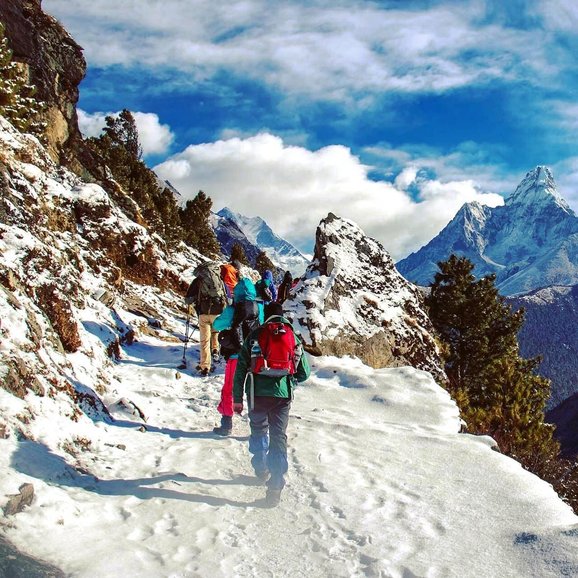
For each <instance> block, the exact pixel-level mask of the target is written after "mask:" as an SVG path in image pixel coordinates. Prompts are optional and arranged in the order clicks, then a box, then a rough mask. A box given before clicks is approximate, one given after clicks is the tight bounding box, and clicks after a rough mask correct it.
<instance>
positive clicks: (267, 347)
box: [251, 317, 302, 377]
mask: <svg viewBox="0 0 578 578" xmlns="http://www.w3.org/2000/svg"><path fill="white" fill-rule="evenodd" d="M301 355H302V350H301V345H300V344H298V343H297V341H296V340H295V333H293V328H292V327H291V325H290V324H289V323H287V322H286V321H283V319H281V317H276V318H273V319H272V320H271V321H267V322H266V323H265V324H264V325H262V326H261V327H260V329H259V335H258V337H257V339H256V340H253V341H252V342H251V372H252V373H255V374H259V375H267V376H269V377H282V376H285V375H293V374H294V373H295V372H296V371H297V366H298V365H299V361H300V359H301Z"/></svg>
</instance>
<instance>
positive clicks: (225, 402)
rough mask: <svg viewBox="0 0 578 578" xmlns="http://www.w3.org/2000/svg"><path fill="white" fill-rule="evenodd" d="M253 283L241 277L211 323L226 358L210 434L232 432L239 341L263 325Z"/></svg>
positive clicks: (229, 433) (227, 434)
mask: <svg viewBox="0 0 578 578" xmlns="http://www.w3.org/2000/svg"><path fill="white" fill-rule="evenodd" d="M256 298H257V294H256V292H255V285H253V282H252V281H251V280H250V279H248V278H246V277H243V278H241V280H240V281H239V282H238V283H237V285H236V286H235V289H234V291H233V305H229V306H228V307H227V308H226V309H225V310H224V311H223V313H221V315H219V317H217V319H215V322H214V323H213V327H214V328H215V330H217V331H219V344H220V347H221V355H222V356H223V357H224V358H225V359H226V364H225V380H224V382H223V387H222V389H221V400H220V402H219V405H218V407H217V410H218V412H219V413H220V414H221V425H220V426H218V427H215V428H213V432H214V433H216V434H218V435H221V436H229V435H231V433H232V431H233V376H234V375H235V369H236V367H237V358H238V357H239V355H238V354H239V351H240V349H241V346H242V345H243V340H244V339H245V338H246V337H247V336H248V335H249V333H251V331H252V330H253V329H256V328H257V327H259V325H261V323H262V322H263V320H264V318H263V314H262V313H261V311H262V309H260V308H259V306H258V304H257V301H256Z"/></svg>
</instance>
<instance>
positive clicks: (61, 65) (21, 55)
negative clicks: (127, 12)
mask: <svg viewBox="0 0 578 578" xmlns="http://www.w3.org/2000/svg"><path fill="white" fill-rule="evenodd" d="M41 4H42V2H41V0H2V1H1V2H0V21H1V22H2V23H3V24H4V25H5V34H6V37H7V38H8V41H9V43H10V47H11V49H12V51H13V58H14V60H16V61H17V62H20V63H22V66H23V67H24V69H25V70H26V72H27V74H28V83H29V84H32V85H34V86H35V87H36V90H37V92H36V95H37V96H38V99H39V100H41V101H43V102H45V103H46V105H47V108H46V111H45V112H44V113H43V116H44V120H45V121H46V123H47V129H46V139H47V143H48V147H47V149H48V151H49V153H50V155H51V157H52V158H53V160H55V161H60V162H62V163H64V164H74V161H73V157H74V155H73V154H72V151H73V150H74V149H75V147H76V146H77V143H78V142H80V140H81V135H80V131H79V129H78V119H77V115H76V103H77V102H78V85H79V84H80V81H81V80H82V79H83V78H84V75H85V73H86V61H85V59H84V57H83V55H82V49H81V48H80V46H78V44H76V42H74V40H73V39H72V38H71V37H70V35H69V34H68V33H67V32H66V30H65V29H64V28H63V27H62V26H61V25H60V24H59V23H58V22H57V21H56V20H55V19H54V18H52V17H51V16H49V15H47V14H45V13H44V12H43V11H42V6H41Z"/></svg>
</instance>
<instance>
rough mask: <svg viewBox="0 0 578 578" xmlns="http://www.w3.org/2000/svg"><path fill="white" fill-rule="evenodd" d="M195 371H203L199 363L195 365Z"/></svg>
mask: <svg viewBox="0 0 578 578" xmlns="http://www.w3.org/2000/svg"><path fill="white" fill-rule="evenodd" d="M195 369H196V370H197V371H201V369H203V368H202V367H201V364H200V363H199V364H198V365H197V367H195Z"/></svg>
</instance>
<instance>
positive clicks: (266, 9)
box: [44, 0, 562, 101]
mask: <svg viewBox="0 0 578 578" xmlns="http://www.w3.org/2000/svg"><path fill="white" fill-rule="evenodd" d="M557 1H558V2H561V1H562V0H557ZM400 5H402V6H403V5H405V4H402V3H400ZM483 7H484V4H483V3H480V2H478V1H476V0H471V1H469V2H463V3H459V4H458V3H452V4H451V7H446V6H443V4H441V5H438V6H433V7H430V8H428V9H425V8H422V9H421V10H415V9H412V7H411V5H410V6H409V7H408V8H407V9H405V10H404V9H403V8H398V9H391V8H386V7H384V6H380V5H379V4H378V3H365V2H351V3H345V4H342V5H340V4H339V3H338V4H336V5H332V6H331V7H330V8H328V7H327V3H326V2H324V1H321V0H318V1H314V0H312V1H311V2H308V3H303V2H300V1H299V2H297V1H293V2H284V3H282V4H279V5H276V9H275V10H271V7H270V5H269V4H268V3H265V2H262V1H260V0H246V1H245V2H242V3H232V4H231V3H226V2H221V3H219V2H213V1H209V0H197V1H195V2H183V1H182V0H165V1H164V2H148V3H147V6H146V9H143V10H138V11H135V9H134V3H132V2H130V3H119V2H117V1H116V0H98V1H94V2H85V1H84V0H44V9H45V10H46V11H48V12H49V13H52V14H55V15H57V16H60V17H61V18H63V19H64V20H65V21H66V23H67V26H68V27H69V29H70V30H71V32H72V33H73V34H74V36H75V38H77V40H78V41H79V42H80V44H81V45H82V46H83V47H84V49H85V53H86V55H87V58H88V60H89V62H91V64H92V65H93V66H104V67H106V66H111V65H122V66H132V65H137V66H142V65H143V63H145V64H146V66H148V67H155V68H157V67H169V68H177V69H179V70H181V71H183V72H186V76H184V77H183V78H188V79H189V80H190V82H199V81H201V80H206V79H207V78H210V77H213V76H215V75H216V74H218V73H219V72H222V71H223V70H225V71H232V72H234V73H235V74H236V75H245V76H247V77H249V78H252V79H258V80H260V81H264V82H266V83H268V84H269V85H271V86H274V87H276V88H277V89H280V90H283V91H284V92H288V93H291V94H294V93H298V94H307V95H309V96H311V97H314V98H318V99H340V100H341V99H352V98H353V99H354V100H356V101H357V100H358V99H357V98H355V96H354V95H359V94H361V93H371V94H380V93H382V92H383V91H386V90H395V91H402V92H421V91H424V90H425V91H432V90H433V91H444V90H448V89H452V88H456V87H461V86H465V85H470V84H472V83H478V82H487V81H491V80H493V79H498V80H500V81H503V80H505V79H523V80H526V81H527V82H529V83H533V82H538V83H539V82H540V80H539V79H542V80H543V79H544V78H545V77H546V76H549V75H550V74H552V73H554V72H555V71H556V66H555V64H556V62H557V61H558V59H556V60H554V61H553V62H547V50H548V42H549V39H548V36H547V35H546V34H545V33H542V32H541V31H540V30H538V29H534V30H531V31H529V30H521V29H519V28H514V27H507V26H500V25H498V24H492V23H491V22H485V23H483V24H482V23H481V22H483V21H484V8H483ZM105 37H106V42H103V38H105Z"/></svg>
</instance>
